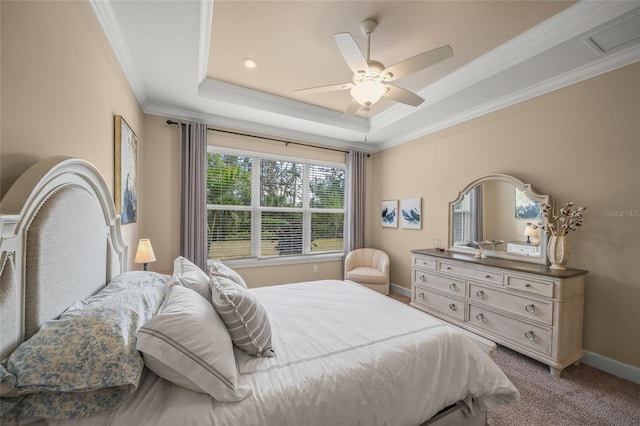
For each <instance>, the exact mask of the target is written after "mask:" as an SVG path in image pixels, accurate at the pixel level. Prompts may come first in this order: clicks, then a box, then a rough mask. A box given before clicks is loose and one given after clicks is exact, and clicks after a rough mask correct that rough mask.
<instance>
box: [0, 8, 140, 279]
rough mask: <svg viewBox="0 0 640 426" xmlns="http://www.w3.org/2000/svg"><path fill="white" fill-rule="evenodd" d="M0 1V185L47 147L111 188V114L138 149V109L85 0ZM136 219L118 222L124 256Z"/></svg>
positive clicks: (132, 240)
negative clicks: (78, 161) (92, 169)
mask: <svg viewBox="0 0 640 426" xmlns="http://www.w3.org/2000/svg"><path fill="white" fill-rule="evenodd" d="M0 8H1V11H2V12H1V16H2V23H1V31H2V65H1V74H0V75H1V91H2V100H1V109H2V116H1V133H0V138H1V139H0V184H1V187H0V193H2V194H4V193H6V191H7V189H8V188H9V186H10V185H11V183H13V182H14V181H15V179H16V178H17V177H18V176H19V175H20V174H21V173H22V172H23V171H25V170H26V169H27V168H28V167H29V166H30V165H32V164H33V163H35V162H36V161H38V160H40V159H42V158H45V157H48V156H52V155H68V156H73V157H80V158H83V159H86V160H88V161H90V162H91V163H93V164H94V165H95V166H96V167H97V168H98V170H99V171H100V173H102V175H103V176H104V178H105V180H106V181H107V184H108V185H109V188H110V189H111V190H112V192H113V166H114V164H113V127H114V126H113V115H114V114H120V115H122V116H124V117H125V119H126V120H127V122H128V123H129V125H130V126H131V128H132V129H133V130H134V132H136V134H137V135H138V142H139V154H138V155H139V157H143V156H144V146H143V145H144V144H143V140H144V135H143V133H144V132H143V117H144V114H143V113H142V110H141V108H140V106H139V105H138V102H137V101H136V98H135V97H134V95H133V92H132V91H131V89H130V87H129V84H128V83H127V80H126V78H125V76H124V74H123V73H122V71H121V69H120V66H119V64H118V62H117V60H116V58H115V56H114V55H113V53H112V50H111V47H110V46H109V44H108V42H107V40H106V38H105V36H104V34H103V32H102V29H101V28H100V25H99V24H98V22H97V20H96V18H95V16H94V14H93V12H92V10H91V8H90V6H89V4H88V3H87V2H79V1H69V2H64V1H55V2H54V1H44V2H31V1H28V2H26V1H16V2H14V1H1V2H0ZM139 174H140V175H142V174H144V170H142V169H140V170H139ZM139 185H140V186H139V188H138V191H139V192H143V191H144V188H143V187H142V184H141V183H140V182H139ZM142 216H143V212H142V208H141V210H140V211H139V212H138V217H139V218H141V217H142ZM138 222H139V223H138V224H131V225H125V226H123V233H124V237H125V242H127V244H129V248H130V249H129V256H130V260H131V259H132V258H133V254H134V251H135V245H136V243H137V238H138V225H139V224H140V222H141V219H139V221H138ZM130 266H132V267H133V264H132V263H131V264H130Z"/></svg>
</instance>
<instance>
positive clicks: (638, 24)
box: [583, 8, 640, 55]
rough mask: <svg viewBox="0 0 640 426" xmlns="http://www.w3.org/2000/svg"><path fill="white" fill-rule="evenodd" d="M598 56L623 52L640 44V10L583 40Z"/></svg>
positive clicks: (601, 28)
mask: <svg viewBox="0 0 640 426" xmlns="http://www.w3.org/2000/svg"><path fill="white" fill-rule="evenodd" d="M583 40H584V42H585V43H586V44H587V45H588V46H589V47H590V48H592V49H593V50H594V51H595V52H596V53H597V54H599V55H602V54H603V53H607V52H610V51H612V50H622V49H626V48H628V47H631V46H633V45H636V44H639V43H640V8H636V9H634V10H632V11H631V12H629V13H627V14H625V15H622V16H621V17H620V18H618V19H615V20H614V21H613V22H610V23H607V24H605V25H603V26H601V27H600V28H599V29H598V30H596V31H595V32H593V33H591V34H590V35H588V36H587V37H585V38H583Z"/></svg>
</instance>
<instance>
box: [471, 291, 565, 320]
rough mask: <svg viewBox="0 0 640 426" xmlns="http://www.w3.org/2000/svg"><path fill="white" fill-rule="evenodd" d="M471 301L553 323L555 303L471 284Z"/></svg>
mask: <svg viewBox="0 0 640 426" xmlns="http://www.w3.org/2000/svg"><path fill="white" fill-rule="evenodd" d="M469 300H473V301H474V302H477V303H482V304H484V305H488V306H492V307H494V308H498V309H500V310H503V311H507V312H510V313H512V314H516V315H519V316H521V317H523V318H527V319H530V320H534V321H540V322H542V323H544V324H548V325H551V324H552V323H553V303H551V302H543V301H540V300H533V299H528V298H526V297H522V296H518V295H514V294H508V293H505V292H503V291H499V290H494V289H492V288H488V287H484V286H480V285H476V284H472V283H469Z"/></svg>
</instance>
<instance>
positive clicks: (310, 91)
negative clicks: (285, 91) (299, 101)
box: [293, 83, 353, 95]
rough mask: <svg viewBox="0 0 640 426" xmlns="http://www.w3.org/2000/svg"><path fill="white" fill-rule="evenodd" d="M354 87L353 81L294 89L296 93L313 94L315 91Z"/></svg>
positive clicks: (332, 90)
mask: <svg viewBox="0 0 640 426" xmlns="http://www.w3.org/2000/svg"><path fill="white" fill-rule="evenodd" d="M352 87H353V83H342V84H330V85H328V86H318V87H310V88H308V89H300V90H294V92H293V93H294V94H296V95H311V94H313V93H324V92H335V91H337V90H347V89H351V88H352Z"/></svg>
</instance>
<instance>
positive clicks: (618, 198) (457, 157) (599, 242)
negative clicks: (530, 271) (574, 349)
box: [367, 63, 640, 367]
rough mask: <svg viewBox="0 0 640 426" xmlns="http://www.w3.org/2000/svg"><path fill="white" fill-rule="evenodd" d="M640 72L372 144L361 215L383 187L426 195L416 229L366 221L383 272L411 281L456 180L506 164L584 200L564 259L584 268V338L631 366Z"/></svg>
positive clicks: (639, 355) (545, 187)
mask: <svg viewBox="0 0 640 426" xmlns="http://www.w3.org/2000/svg"><path fill="white" fill-rule="evenodd" d="M639 75H640V63H636V64H633V65H630V66H627V67H625V68H622V69H619V70H616V71H613V72H610V73H607V74H605V75H602V76H599V77H595V78H592V79H590V80H587V81H584V82H582V83H579V84H575V85H572V86H570V87H567V88H564V89H561V90H558V91H555V92H553V93H550V94H547V95H544V96H540V97H537V98H535V99H532V100H529V101H527V102H523V103H520V104H517V105H515V106H512V107H509V108H506V109H503V110H500V111H497V112H495V113H492V114H489V115H486V116H483V117H480V118H478V119H475V120H472V121H468V122H466V123H463V124H460V125H457V126H455V127H452V128H449V129H446V130H443V131H440V132H438V133H435V134H432V135H428V136H425V137H422V138H420V139H418V140H415V141H412V142H410V143H406V144H403V145H400V146H398V147H394V148H391V149H388V150H385V151H382V152H379V153H377V154H376V155H375V158H374V165H373V169H374V177H373V187H374V193H373V196H372V197H371V198H370V199H369V211H370V214H369V219H370V221H377V219H378V218H377V211H378V206H379V205H380V202H381V200H383V199H401V198H405V197H417V196H420V197H423V212H424V223H423V229H422V230H420V231H414V230H405V229H390V228H381V227H380V226H379V225H378V226H373V227H372V228H371V229H370V231H369V233H368V236H367V241H368V244H369V245H371V246H374V247H378V248H381V249H384V250H386V251H387V252H389V254H390V255H391V264H392V267H391V281H392V282H393V283H396V284H399V285H401V286H404V287H407V288H409V287H410V286H411V276H410V267H411V265H410V259H411V253H410V250H411V249H416V248H426V247H430V246H432V244H433V240H434V238H440V239H442V240H443V241H447V226H448V225H447V221H448V213H447V206H448V202H449V201H451V200H453V199H455V198H456V196H457V195H458V191H459V190H460V189H462V188H464V187H465V186H466V185H467V184H468V183H469V182H471V181H472V180H474V179H475V178H477V177H479V176H481V175H485V174H491V173H504V174H509V175H513V176H515V177H517V178H519V179H520V180H522V181H524V182H525V183H532V184H533V186H534V189H537V192H539V193H542V194H549V195H551V196H554V197H556V198H557V199H558V200H559V201H560V202H562V203H566V202H567V201H574V202H576V203H577V204H578V205H585V206H587V207H588V210H587V212H586V215H585V222H584V226H583V227H582V228H581V229H580V230H579V231H578V232H575V233H572V234H570V242H571V257H570V260H569V266H570V267H574V268H580V269H587V270H589V274H588V276H587V289H586V306H585V315H584V321H585V333H584V347H585V349H587V350H589V351H593V352H595V353H598V354H600V355H604V356H606V357H610V358H613V359H615V360H618V361H621V362H623V363H627V364H630V365H634V366H637V367H640V339H638V338H637V337H638V331H637V328H638V324H640V309H638V306H640V269H639V268H638V259H640V244H638V241H640V217H638V212H639V209H640V84H638V76H639ZM525 155H526V157H528V158H531V160H530V161H524V160H523V158H525ZM616 211H617V212H622V213H618V214H622V216H616V215H615V214H616V213H615V212H616ZM625 211H626V212H630V213H629V214H626V215H625V213H624V212H625ZM376 223H377V222H376Z"/></svg>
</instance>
